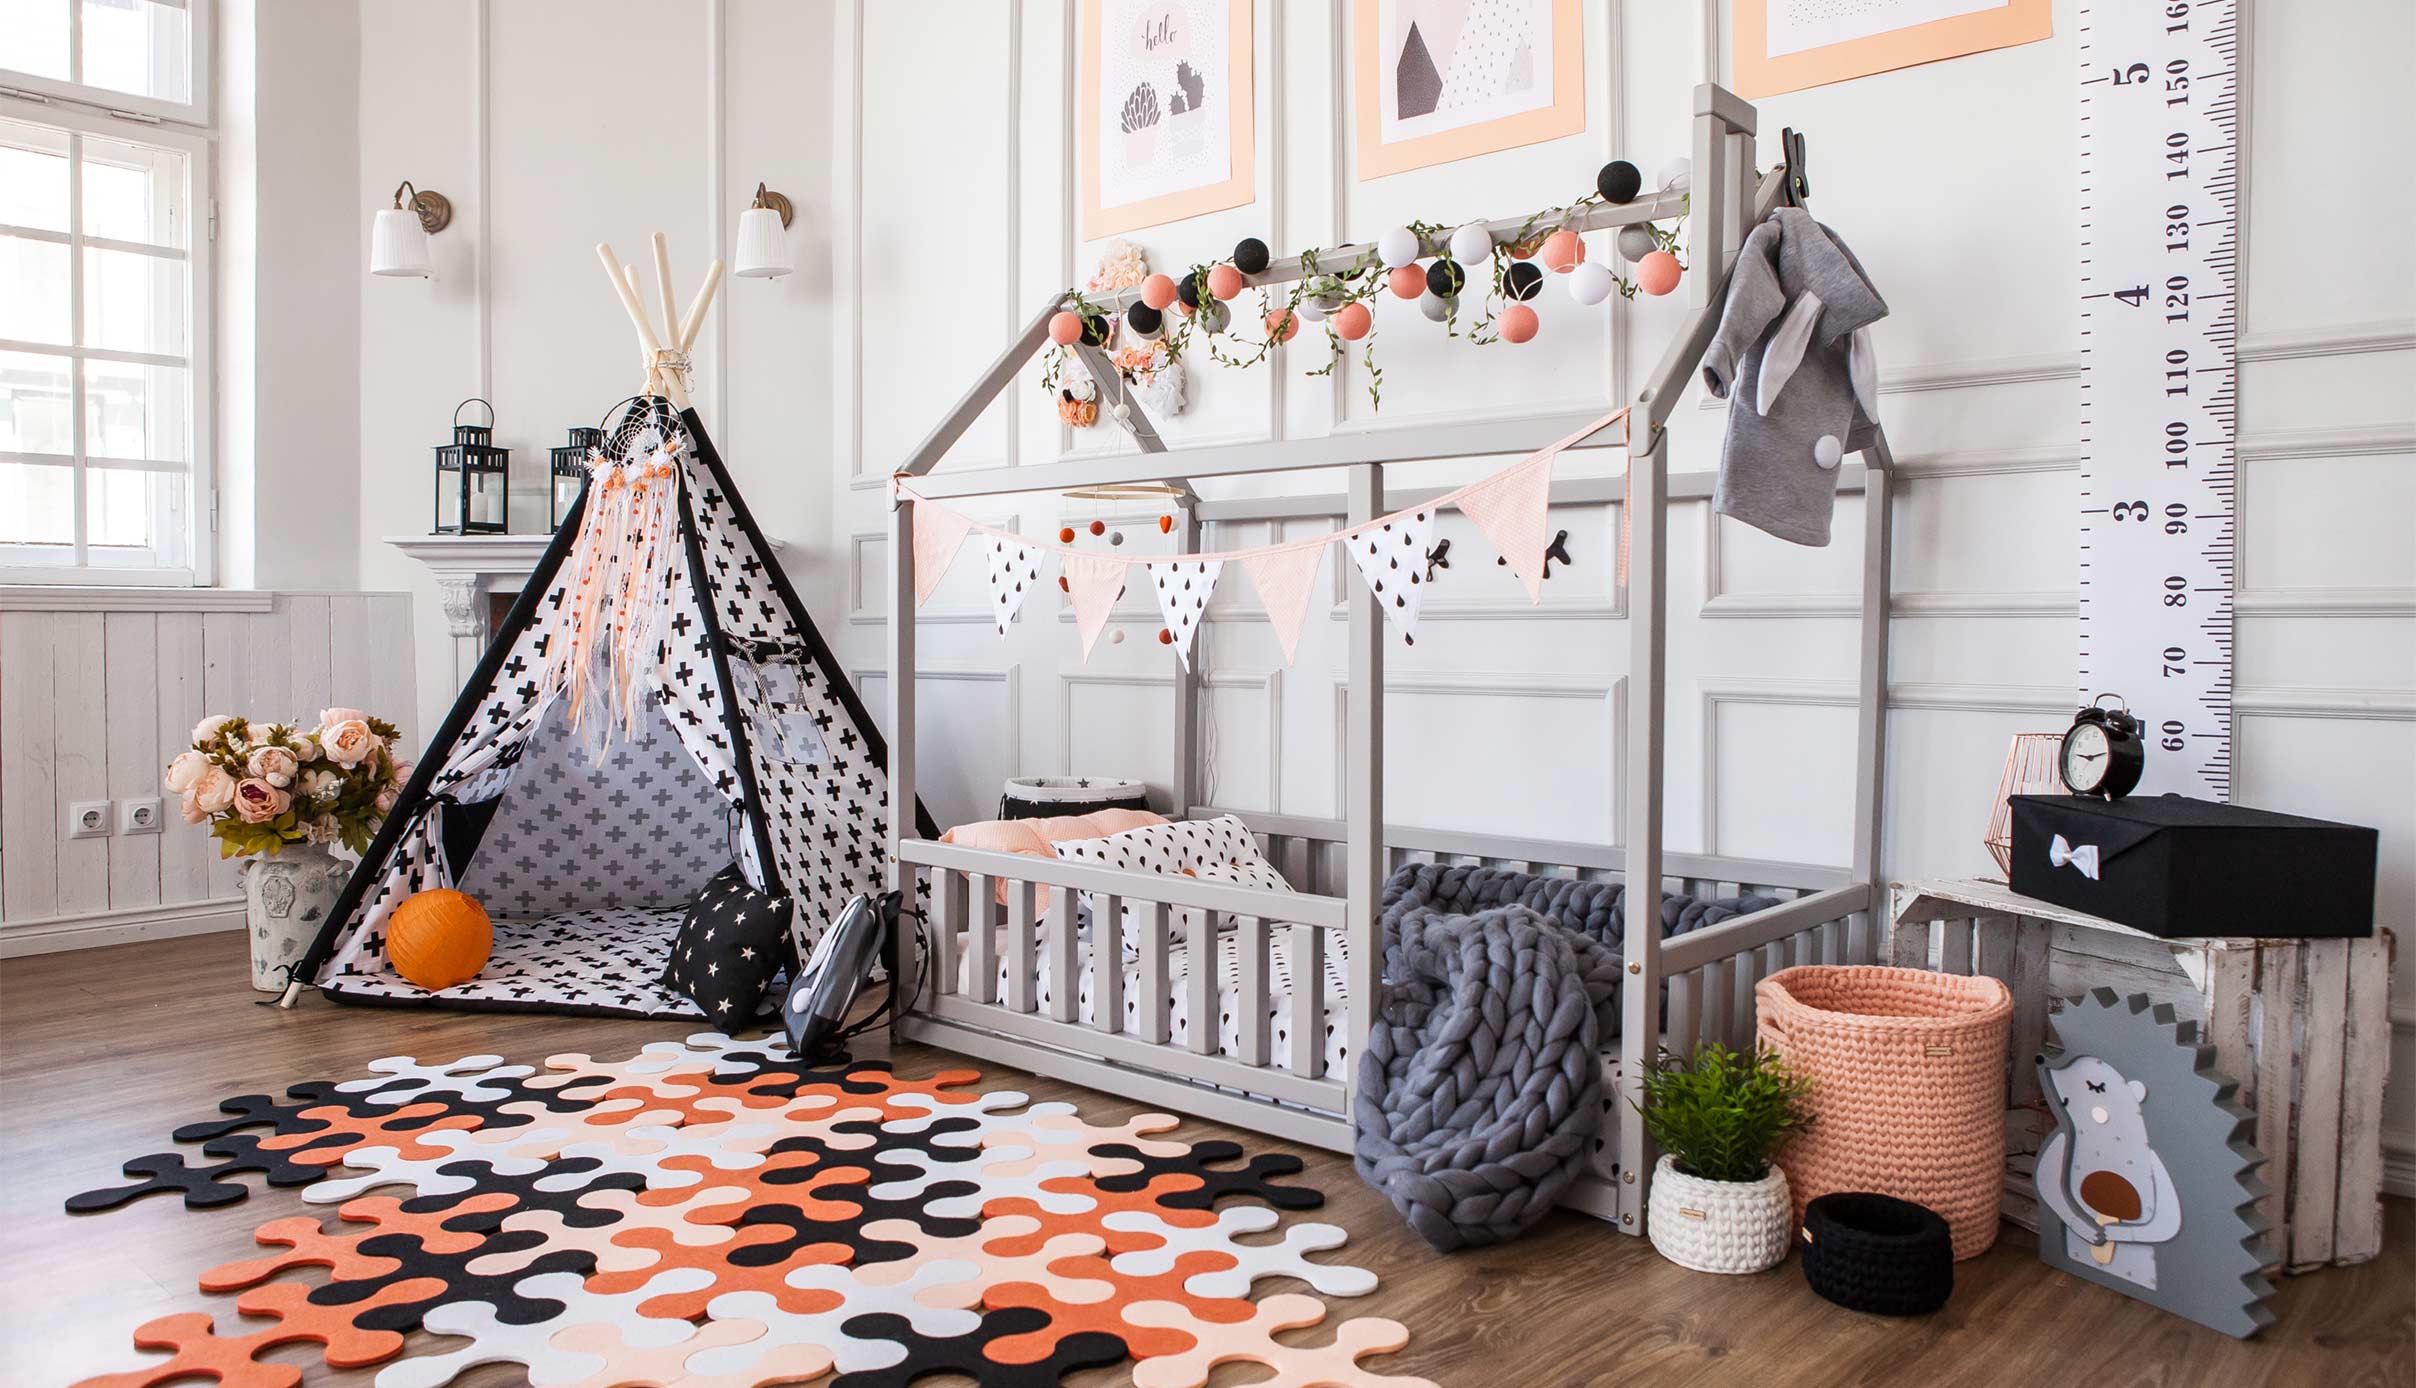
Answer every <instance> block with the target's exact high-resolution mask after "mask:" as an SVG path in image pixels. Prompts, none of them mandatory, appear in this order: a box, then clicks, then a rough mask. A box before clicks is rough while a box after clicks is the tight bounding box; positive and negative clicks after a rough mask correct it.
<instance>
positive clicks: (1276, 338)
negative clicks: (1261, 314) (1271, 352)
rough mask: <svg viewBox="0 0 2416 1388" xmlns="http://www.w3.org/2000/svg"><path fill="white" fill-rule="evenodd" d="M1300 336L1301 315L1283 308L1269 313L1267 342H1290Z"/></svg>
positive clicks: (1270, 310) (1271, 310)
mask: <svg viewBox="0 0 2416 1388" xmlns="http://www.w3.org/2000/svg"><path fill="white" fill-rule="evenodd" d="M1298 336H1300V315H1299V314H1296V313H1294V312H1292V311H1291V310H1290V309H1282V308H1278V309H1269V310H1268V311H1267V340H1268V341H1269V342H1290V341H1291V340H1292V339H1293V338H1295V337H1298Z"/></svg>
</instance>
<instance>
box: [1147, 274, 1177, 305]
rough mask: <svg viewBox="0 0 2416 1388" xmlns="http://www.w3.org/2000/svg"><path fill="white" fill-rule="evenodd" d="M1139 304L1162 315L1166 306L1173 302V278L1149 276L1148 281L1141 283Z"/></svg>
mask: <svg viewBox="0 0 2416 1388" xmlns="http://www.w3.org/2000/svg"><path fill="white" fill-rule="evenodd" d="M1141 302H1142V303H1145V304H1147V305H1149V306H1150V307H1151V308H1152V309H1155V310H1157V311H1158V312H1159V313H1164V312H1165V311H1166V306H1167V305H1168V304H1171V303H1173V302H1174V277H1173V276H1171V275H1151V276H1150V277H1149V278H1148V279H1145V280H1143V281H1141Z"/></svg>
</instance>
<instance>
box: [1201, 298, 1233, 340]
mask: <svg viewBox="0 0 2416 1388" xmlns="http://www.w3.org/2000/svg"><path fill="white" fill-rule="evenodd" d="M1199 320H1200V326H1201V327H1203V328H1206V329H1207V330H1208V331H1210V332H1212V333H1221V332H1223V331H1224V330H1225V329H1227V328H1229V327H1232V326H1233V310H1231V309H1229V308H1227V307H1225V306H1224V305H1223V304H1221V303H1218V302H1217V301H1216V300H1214V299H1211V300H1209V301H1208V302H1207V303H1205V304H1202V305H1200V312H1199Z"/></svg>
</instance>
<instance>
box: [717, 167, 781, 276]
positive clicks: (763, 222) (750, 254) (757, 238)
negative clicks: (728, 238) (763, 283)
mask: <svg viewBox="0 0 2416 1388" xmlns="http://www.w3.org/2000/svg"><path fill="white" fill-rule="evenodd" d="M796 215H797V209H796V206H795V205H794V204H792V203H791V202H790V201H789V200H788V199H787V198H786V197H784V196H782V195H781V194H779V193H775V192H773V191H772V190H771V189H769V188H766V187H764V186H763V185H762V184H760V183H758V184H756V185H755V201H754V203H753V204H751V205H750V206H749V207H748V208H747V210H746V211H744V212H741V213H739V214H738V254H737V255H736V256H735V257H734V258H733V261H732V264H731V266H730V273H731V274H733V275H737V276H740V277H742V278H745V279H751V280H776V279H778V278H780V277H781V276H782V275H785V274H787V273H788V272H789V271H790V270H791V269H792V268H794V267H793V266H792V265H791V264H790V262H789V242H788V237H787V236H786V235H785V234H784V233H785V232H786V231H787V230H788V225H789V223H790V221H791V220H793V219H794V218H795V217H796Z"/></svg>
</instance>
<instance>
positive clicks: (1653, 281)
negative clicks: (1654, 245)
mask: <svg viewBox="0 0 2416 1388" xmlns="http://www.w3.org/2000/svg"><path fill="white" fill-rule="evenodd" d="M1678 270H1679V267H1678V258H1677V257H1676V256H1674V255H1671V254H1670V253H1669V252H1667V251H1655V252H1653V253H1652V254H1651V255H1648V256H1646V257H1645V258H1644V259H1642V260H1639V261H1637V262H1636V287H1637V288H1638V289H1641V290H1643V291H1644V292H1645V293H1647V294H1667V293H1668V292H1669V291H1671V290H1673V289H1675V288H1677V287H1678Z"/></svg>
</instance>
